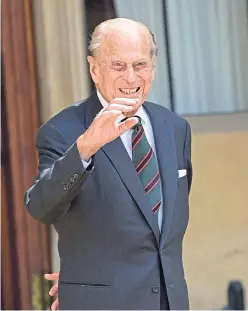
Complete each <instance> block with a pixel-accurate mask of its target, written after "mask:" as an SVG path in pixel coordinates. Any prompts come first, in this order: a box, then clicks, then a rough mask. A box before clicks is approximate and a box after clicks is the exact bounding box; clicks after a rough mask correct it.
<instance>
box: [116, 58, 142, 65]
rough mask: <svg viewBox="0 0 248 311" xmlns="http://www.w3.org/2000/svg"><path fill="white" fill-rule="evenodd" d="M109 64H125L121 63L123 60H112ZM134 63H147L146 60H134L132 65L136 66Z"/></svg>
mask: <svg viewBox="0 0 248 311" xmlns="http://www.w3.org/2000/svg"><path fill="white" fill-rule="evenodd" d="M111 62H112V64H113V63H123V64H126V62H125V61H123V60H118V59H116V60H112V61H111ZM136 63H147V60H146V59H139V60H135V61H134V62H132V64H136Z"/></svg>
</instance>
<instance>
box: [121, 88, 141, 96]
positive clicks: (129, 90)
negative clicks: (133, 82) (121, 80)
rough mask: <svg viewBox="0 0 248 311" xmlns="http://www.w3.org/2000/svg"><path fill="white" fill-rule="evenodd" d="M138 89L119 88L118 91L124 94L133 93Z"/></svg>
mask: <svg viewBox="0 0 248 311" xmlns="http://www.w3.org/2000/svg"><path fill="white" fill-rule="evenodd" d="M138 90H139V87H137V88H135V89H120V91H121V92H122V93H124V94H127V95H128V94H135V93H136V92H137V91H138Z"/></svg>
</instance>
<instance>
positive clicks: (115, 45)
mask: <svg viewBox="0 0 248 311" xmlns="http://www.w3.org/2000/svg"><path fill="white" fill-rule="evenodd" d="M149 56H150V42H149V37H148V35H147V33H144V32H142V31H140V30H139V29H133V31H132V32H130V31H124V30H123V31H119V30H113V31H111V32H109V33H108V34H106V35H104V37H103V40H102V42H101V45H100V50H99V57H100V60H101V61H106V60H112V61H113V60H121V61H125V62H134V61H135V60H138V59H140V58H142V59H147V58H149Z"/></svg>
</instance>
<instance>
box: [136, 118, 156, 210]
mask: <svg viewBox="0 0 248 311" xmlns="http://www.w3.org/2000/svg"><path fill="white" fill-rule="evenodd" d="M132 152H133V154H132V156H133V163H134V166H135V168H136V171H137V173H138V175H139V177H140V179H141V182H142V184H143V186H144V190H145V193H146V195H147V196H148V197H149V201H150V203H151V208H152V211H153V212H154V213H157V212H158V210H159V208H160V206H161V193H160V191H161V181H160V174H159V168H158V163H157V159H156V156H155V155H154V153H153V150H152V148H151V146H150V145H149V143H148V141H147V138H146V136H145V132H144V128H143V126H142V125H141V121H139V122H138V123H137V125H135V126H134V127H133V134H132Z"/></svg>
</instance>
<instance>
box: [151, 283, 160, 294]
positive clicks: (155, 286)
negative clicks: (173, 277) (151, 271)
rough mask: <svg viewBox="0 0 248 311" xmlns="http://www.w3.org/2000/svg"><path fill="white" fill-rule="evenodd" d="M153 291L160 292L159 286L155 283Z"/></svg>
mask: <svg viewBox="0 0 248 311" xmlns="http://www.w3.org/2000/svg"><path fill="white" fill-rule="evenodd" d="M152 291H153V292H154V293H158V292H159V286H157V285H154V286H153V287H152Z"/></svg>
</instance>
